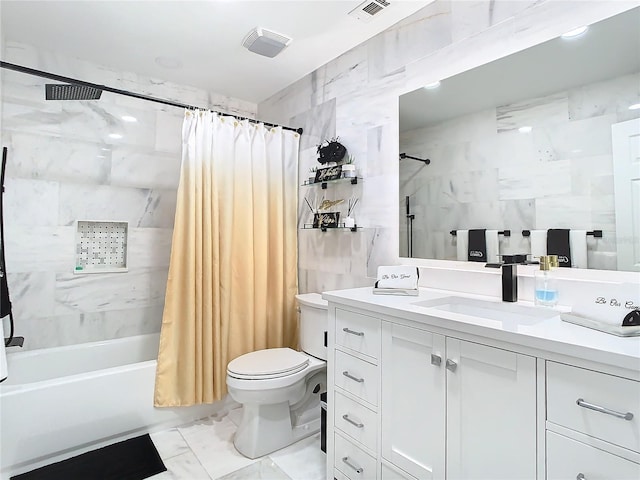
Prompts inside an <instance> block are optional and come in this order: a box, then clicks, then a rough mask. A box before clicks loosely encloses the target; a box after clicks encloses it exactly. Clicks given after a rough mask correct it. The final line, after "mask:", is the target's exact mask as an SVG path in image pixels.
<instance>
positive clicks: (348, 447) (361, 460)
mask: <svg viewBox="0 0 640 480" xmlns="http://www.w3.org/2000/svg"><path fill="white" fill-rule="evenodd" d="M334 438H335V442H334V453H335V454H334V462H335V468H336V469H337V470H339V471H340V472H341V473H343V474H344V475H345V476H346V477H347V478H349V479H351V480H356V479H368V480H375V479H376V476H377V470H378V468H377V462H376V459H375V458H373V457H372V456H371V455H369V454H368V453H365V452H364V450H361V449H360V448H358V447H356V446H355V445H354V444H353V443H351V442H350V441H349V440H347V439H345V438H344V437H342V436H341V435H335V436H334Z"/></svg>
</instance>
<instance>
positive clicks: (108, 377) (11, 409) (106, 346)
mask: <svg viewBox="0 0 640 480" xmlns="http://www.w3.org/2000/svg"><path fill="white" fill-rule="evenodd" d="M159 338H160V336H159V334H152V335H139V336H135V337H126V338H123V339H116V340H107V341H102V342H92V343H85V344H80V345H71V346H66V347H55V348H47V349H41V350H31V351H26V352H16V353H9V354H8V355H7V357H8V358H7V360H8V365H9V377H8V379H7V380H6V381H4V382H3V383H0V476H1V478H2V479H5V478H9V476H10V475H14V474H16V473H21V472H24V471H27V470H31V469H32V468H37V467H39V466H41V465H45V464H47V463H52V462H54V461H58V460H61V459H63V458H68V457H71V456H73V455H76V454H78V453H82V452H84V451H88V450H91V449H93V448H98V447H100V446H102V445H106V444H108V443H112V442H114V441H118V440H120V439H123V438H128V437H133V436H135V435H136V434H138V435H139V434H142V433H144V432H150V431H154V430H160V429H162V428H170V427H172V426H177V425H180V424H183V423H187V422H189V421H192V420H197V419H199V418H203V417H206V416H209V415H212V414H214V413H217V411H219V410H220V407H219V406H218V405H217V404H213V405H199V406H194V407H182V408H155V407H154V406H153V388H154V382H155V371H156V358H157V354H158V341H159Z"/></svg>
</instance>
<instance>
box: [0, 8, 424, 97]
mask: <svg viewBox="0 0 640 480" xmlns="http://www.w3.org/2000/svg"><path fill="white" fill-rule="evenodd" d="M389 1H390V6H389V7H387V8H385V9H384V10H383V11H381V12H380V13H378V14H376V15H375V16H373V17H372V18H371V20H370V22H368V23H364V22H362V21H360V20H357V19H356V18H353V17H352V16H349V15H348V13H349V12H350V11H351V10H353V9H354V8H355V7H357V6H358V5H360V4H361V3H362V1H358V0H356V1H352V0H339V1H331V0H312V1H307V0H281V1H278V0H254V1H248V0H208V1H205V0H200V1H187V0H183V1H166V0H163V1H159V0H137V1H116V0H112V1H105V0H102V1H96V0H75V1H56V0H50V1H25V0H20V1H16V0H2V1H1V2H0V21H1V22H2V24H1V31H2V35H3V37H4V39H5V41H17V42H21V43H26V44H29V45H33V46H36V47H39V48H43V49H48V50H54V51H57V52H59V53H61V54H64V55H69V56H72V57H77V58H81V59H84V60H89V61H91V62H93V63H97V64H100V65H104V66H107V67H111V68H113V69H117V70H125V71H130V72H135V73H138V74H141V75H144V76H149V77H152V78H157V79H162V80H166V81H170V82H175V83H178V84H182V85H191V86H195V87H199V88H203V89H206V90H208V91H212V92H215V93H220V94H224V95H227V96H230V97H235V98H239V99H243V100H247V101H251V102H256V103H258V102H260V101H262V100H265V99H266V98H269V97H270V96H271V95H273V94H275V93H277V92H278V91H280V90H281V89H283V88H285V87H287V86H288V85H290V84H291V83H293V82H295V81H296V80H298V79H300V78H302V77H303V76H305V75H307V74H308V73H310V72H312V71H314V70H315V69H317V68H318V67H320V66H322V65H324V64H326V63H327V62H329V61H330V60H332V59H334V58H336V57H338V56H339V55H341V54H342V53H344V52H346V51H348V50H350V49H351V48H353V47H355V46H357V45H359V44H360V43H362V42H364V41H365V40H367V39H369V38H371V37H373V36H375V35H376V34H377V33H379V32H381V31H383V30H385V29H387V28H388V27H390V26H391V25H393V24H395V23H397V22H398V21H400V20H402V19H403V18H405V17H407V16H409V15H411V14H412V13H414V12H416V11H417V10H419V9H420V8H422V7H424V6H425V5H427V4H429V3H430V2H431V1H432V0H389ZM258 26H259V27H263V28H266V29H269V30H273V31H275V32H278V33H280V34H283V35H286V36H288V37H291V38H293V42H292V43H291V44H290V45H289V47H287V48H286V49H285V50H284V51H283V52H282V53H280V55H278V56H276V57H275V58H267V57H263V56H260V55H257V54H255V53H252V52H249V51H248V50H247V49H245V48H244V47H242V41H243V39H244V38H245V36H246V35H247V33H249V31H250V30H252V29H253V28H254V27H258ZM158 57H167V58H169V59H175V60H178V61H179V62H180V64H181V66H180V67H179V68H166V67H162V66H160V65H159V64H158V63H157V62H156V58H158ZM3 60H5V59H4V58H3ZM25 66H27V67H32V68H37V66H36V65H25ZM51 73H56V74H58V75H67V74H68V72H62V71H56V72H51ZM80 80H87V81H92V82H95V83H99V82H98V81H97V80H96V79H80ZM107 86H109V85H107Z"/></svg>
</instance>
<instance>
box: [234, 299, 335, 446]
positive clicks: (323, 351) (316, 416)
mask: <svg viewBox="0 0 640 480" xmlns="http://www.w3.org/2000/svg"><path fill="white" fill-rule="evenodd" d="M296 298H297V300H298V305H299V311H300V316H299V318H300V322H299V332H300V348H301V349H302V352H297V351H295V350H292V349H290V348H269V349H265V350H258V351H256V352H251V353H247V354H245V355H242V356H240V357H238V358H236V359H234V360H232V361H231V362H229V365H228V366H227V387H228V390H229V395H230V396H231V398H233V399H234V400H235V401H236V402H238V403H241V404H242V418H241V420H240V424H239V425H238V430H237V431H236V435H235V438H234V442H233V443H234V445H235V446H236V449H237V450H238V451H239V452H240V453H241V454H243V455H244V456H245V457H248V458H257V457H261V456H263V455H266V454H268V453H271V452H273V451H275V450H278V449H280V448H283V447H286V446H287V445H290V444H292V443H293V442H296V441H298V440H300V439H302V438H304V437H307V436H309V435H313V434H315V433H317V432H318V431H319V430H320V394H321V393H323V392H325V391H326V384H327V368H326V366H327V364H326V360H327V347H326V345H325V337H326V331H327V302H326V300H323V299H322V297H321V296H320V294H318V293H306V294H300V295H296Z"/></svg>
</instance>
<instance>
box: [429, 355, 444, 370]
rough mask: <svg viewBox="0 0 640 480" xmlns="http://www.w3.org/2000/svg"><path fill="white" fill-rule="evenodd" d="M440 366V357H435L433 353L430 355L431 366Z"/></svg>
mask: <svg viewBox="0 0 640 480" xmlns="http://www.w3.org/2000/svg"><path fill="white" fill-rule="evenodd" d="M441 364H442V357H441V356H440V355H436V354H435V353H432V354H431V365H435V366H436V367H439V366H440V365H441Z"/></svg>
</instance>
